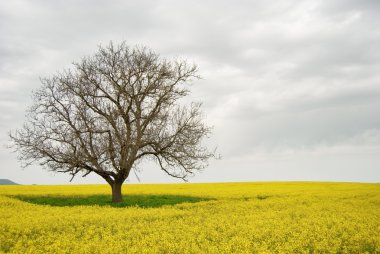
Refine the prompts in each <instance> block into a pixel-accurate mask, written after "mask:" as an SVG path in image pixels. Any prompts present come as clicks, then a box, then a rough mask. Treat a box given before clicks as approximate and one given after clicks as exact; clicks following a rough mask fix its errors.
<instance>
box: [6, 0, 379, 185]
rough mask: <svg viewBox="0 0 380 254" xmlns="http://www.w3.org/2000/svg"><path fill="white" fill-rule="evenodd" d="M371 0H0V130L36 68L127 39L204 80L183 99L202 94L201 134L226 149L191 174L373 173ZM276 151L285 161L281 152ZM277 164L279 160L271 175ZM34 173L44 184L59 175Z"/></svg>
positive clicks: (374, 19) (13, 117) (41, 72)
mask: <svg viewBox="0 0 380 254" xmlns="http://www.w3.org/2000/svg"><path fill="white" fill-rule="evenodd" d="M379 3H380V2H379V1H377V0H363V1H353V0H334V1H328V0H318V1H315V0H307V1H302V2H300V1H295V0H286V1H276V3H273V2H271V3H269V2H268V1H264V0H260V1H253V2H252V1H241V2H239V3H236V2H231V1H207V2H205V1H195V2H194V1H193V2H185V1H174V0H161V1H156V2H151V1H116V2H115V1H113V2H107V1H43V0H40V1H33V2H31V1H25V0H15V1H8V2H3V3H1V4H0V18H1V22H0V33H1V35H2V36H1V37H0V57H1V59H2V61H1V62H0V100H1V101H0V105H1V107H0V110H1V112H0V121H1V124H0V140H1V141H2V142H5V140H7V137H6V133H7V132H8V131H9V130H10V129H14V128H15V127H17V126H20V125H21V124H22V122H23V115H24V110H25V108H26V107H27V105H28V104H29V103H30V92H31V90H32V89H35V88H36V87H38V86H39V77H41V76H42V77H43V76H48V75H50V74H52V73H54V72H55V71H57V70H60V69H62V68H67V67H69V66H70V64H71V62H72V61H75V60H78V59H80V58H81V57H82V56H84V55H86V54H90V53H92V52H93V51H95V50H96V45H99V44H106V43H108V42H109V40H114V41H116V42H117V41H120V40H126V41H127V42H129V43H130V44H145V45H148V46H150V47H152V48H153V49H154V50H156V51H158V52H159V53H161V54H162V55H163V56H165V57H178V56H181V57H183V58H186V59H190V60H191V61H193V62H195V63H197V64H198V65H199V67H200V73H201V75H202V77H203V79H202V80H199V81H197V82H195V85H194V86H193V87H192V90H193V94H192V98H193V99H194V100H201V101H203V102H204V109H205V113H206V115H207V116H208V118H207V121H208V122H209V123H210V124H212V125H214V132H215V134H214V136H213V138H212V140H210V142H211V143H213V144H218V147H219V152H220V153H221V154H222V155H223V157H224V158H225V159H224V160H223V161H224V162H215V163H213V164H212V165H211V167H210V168H209V170H208V171H206V172H205V173H204V174H202V175H200V176H199V177H197V178H195V180H197V179H198V180H202V181H211V180H215V179H216V180H218V179H220V180H226V179H227V177H228V169H229V168H231V167H234V170H235V174H236V177H235V178H233V179H235V180H245V179H246V178H247V176H250V177H251V178H252V180H255V179H256V178H255V177H256V176H260V175H262V176H263V177H262V178H260V177H257V179H266V180H270V176H273V179H275V180H281V179H285V180H286V179H290V178H291V177H290V178H289V177H286V176H287V173H291V174H293V176H295V175H297V174H298V175H299V176H300V178H297V177H293V179H299V180H302V179H305V180H312V179H317V180H318V179H324V180H329V179H331V180H339V179H340V178H339V176H341V177H342V179H343V180H350V181H355V180H358V181H359V180H360V181H363V180H368V181H379V180H380V172H379V171H378V166H379V165H380V161H379V159H378V157H380V156H379V154H380V140H379V137H378V136H379V134H378V133H379V131H380V117H379V114H378V109H379V108H380V103H379V101H380V88H379V82H380V73H379V71H378V70H379V67H380V64H379V60H380V50H379V47H378V45H379V43H380V31H379V29H378V24H379V22H380V13H379V12H380V4H379ZM0 149H1V150H0V153H1V158H2V159H3V161H4V165H5V167H4V168H2V169H1V171H0V178H12V176H14V177H17V178H20V179H21V180H20V182H23V180H22V179H23V177H22V176H23V174H25V176H27V175H28V173H26V172H30V171H20V170H18V168H19V164H18V163H17V161H16V160H15V158H14V157H10V156H8V154H9V152H8V151H7V150H6V149H4V148H0ZM345 149H346V150H345ZM348 150H349V152H347V151H348ZM289 151H290V152H289ZM284 153H285V154H286V153H288V155H287V156H288V157H287V158H288V159H284V160H283V159H281V158H282V157H281V156H283V155H281V154H284ZM325 155H326V156H327V155H328V156H327V157H326V158H325ZM272 159H273V160H274V161H275V162H272ZM308 160H309V161H310V162H314V163H315V164H318V163H319V165H320V166H321V167H322V166H323V167H325V169H324V170H321V171H320V172H322V173H320V174H318V173H315V172H314V171H312V170H311V169H306V168H305V167H307V166H310V165H309V164H308V163H307V161H308ZM339 160H347V161H350V163H351V164H350V165H359V164H360V163H361V164H362V165H363V167H361V169H360V170H359V169H355V167H353V166H350V167H348V168H349V171H350V172H349V173H347V174H345V176H342V175H341V174H342V172H343V170H342V169H341V168H342V167H343V166H342V165H340V164H339ZM359 162H360V163H359ZM282 163H284V164H282ZM255 164H257V165H255ZM258 165H259V166H260V167H262V168H265V173H262V172H260V170H259V169H258V168H259V167H258ZM345 166H347V165H345ZM250 167H251V168H256V169H257V170H249V168H250ZM276 167H282V168H285V169H283V170H284V171H282V173H279V172H278V169H277V168H276ZM311 168H313V169H314V170H317V169H316V168H315V167H311ZM33 170H38V166H36V167H35V168H33ZM218 170H220V171H221V172H225V175H223V174H217V173H215V172H218ZM356 170H359V171H360V172H362V173H360V172H359V171H356ZM20 172H24V173H20ZM39 174H44V173H43V172H42V171H40V172H38V173H37V172H36V175H39ZM143 174H144V173H143ZM360 174H362V175H360ZM218 175H220V177H219V176H218ZM239 175H241V176H242V177H240V178H239ZM264 176H265V177H264ZM308 176H309V177H308ZM28 177H30V176H28ZM44 177H45V178H44V179H45V180H43V181H45V183H46V182H48V181H53V182H54V181H56V182H58V181H61V180H58V179H61V178H59V177H58V176H57V177H54V178H53V177H50V176H46V175H45V176H44ZM157 177H158V178H159V179H158V180H157V181H166V180H165V179H166V178H164V177H163V176H160V175H157ZM218 177H219V178H218ZM302 177H303V178H302ZM329 177H330V178H329ZM142 178H143V179H144V177H143V176H142ZM306 178H307V179H306ZM309 178H310V179H309ZM25 179H27V178H25ZM32 179H33V177H32ZM94 179H95V178H91V179H89V180H86V179H84V180H80V181H84V182H86V181H90V182H91V181H96V180H94ZM146 179H149V181H153V180H150V179H152V178H149V177H147V178H146ZM374 179H375V180H374ZM14 180H17V179H14ZM27 181H28V180H25V182H27ZM33 181H34V180H33ZM64 181H66V179H65V180H64ZM34 182H38V177H36V178H35V181H34Z"/></svg>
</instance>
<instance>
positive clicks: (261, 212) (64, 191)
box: [0, 182, 380, 253]
mask: <svg viewBox="0 0 380 254" xmlns="http://www.w3.org/2000/svg"><path fill="white" fill-rule="evenodd" d="M123 193H124V200H125V201H124V202H123V203H121V204H118V205H114V206H113V205H112V204H111V203H110V202H109V200H110V188H109V187H108V186H106V185H73V186H0V217H1V220H0V252H5V253H7V252H9V253H380V233H379V232H380V184H353V183H313V182H310V183H298V182H293V183H292V182H288V183H218V184H166V185H145V184H144V185H143V184H136V185H131V184H125V185H124V187H123Z"/></svg>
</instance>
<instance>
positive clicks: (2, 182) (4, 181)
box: [0, 179, 19, 185]
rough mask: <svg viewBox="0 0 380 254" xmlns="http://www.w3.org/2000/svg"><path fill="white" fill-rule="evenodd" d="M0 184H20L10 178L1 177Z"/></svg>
mask: <svg viewBox="0 0 380 254" xmlns="http://www.w3.org/2000/svg"><path fill="white" fill-rule="evenodd" d="M0 185H19V184H18V183H15V182H12V181H11V180H9V179H0Z"/></svg>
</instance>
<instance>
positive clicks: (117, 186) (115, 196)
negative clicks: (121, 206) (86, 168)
mask: <svg viewBox="0 0 380 254" xmlns="http://www.w3.org/2000/svg"><path fill="white" fill-rule="evenodd" d="M122 185H123V183H119V182H117V181H115V182H114V183H113V184H112V185H111V187H112V202H113V203H120V202H122V201H123V196H122V194H121V186H122Z"/></svg>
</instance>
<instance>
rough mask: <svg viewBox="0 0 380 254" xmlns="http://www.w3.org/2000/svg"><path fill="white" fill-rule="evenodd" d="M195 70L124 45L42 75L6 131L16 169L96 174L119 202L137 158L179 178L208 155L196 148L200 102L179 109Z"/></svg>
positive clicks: (201, 131)
mask: <svg viewBox="0 0 380 254" xmlns="http://www.w3.org/2000/svg"><path fill="white" fill-rule="evenodd" d="M194 78H195V79H197V78H198V76H197V67H196V66H195V65H189V64H188V63H187V62H186V61H183V60H181V61H179V60H177V61H169V60H166V59H163V58H161V57H160V56H159V55H158V54H156V53H154V52H152V51H151V50H149V49H147V48H145V47H133V48H131V47H128V46H127V45H126V43H125V42H123V43H121V44H119V45H114V44H113V43H112V42H111V43H110V44H109V45H108V46H107V47H101V46H100V47H99V50H98V51H97V52H96V53H95V54H94V55H92V56H90V57H86V58H83V59H82V60H81V61H80V62H78V63H74V64H73V68H71V69H68V70H64V71H62V72H60V73H58V74H55V75H53V76H52V77H50V78H44V79H41V82H42V87H41V88H40V89H39V90H37V91H35V92H34V93H33V99H34V104H33V106H32V107H31V108H30V109H29V110H28V113H27V121H26V123H25V124H24V126H23V127H22V128H21V129H19V130H16V131H14V132H13V133H10V138H11V140H12V141H13V145H12V146H13V148H14V149H15V151H18V152H19V156H18V158H19V160H21V161H23V162H24V163H23V166H28V165H30V164H31V163H34V162H39V163H40V164H41V165H43V166H45V167H46V168H47V169H49V170H52V171H55V172H64V173H70V174H71V175H72V178H71V179H73V178H74V176H76V175H77V174H82V175H83V176H86V175H88V174H90V173H96V174H98V175H99V176H101V177H102V178H104V180H106V181H107V183H108V184H109V185H110V186H111V188H112V201H113V202H120V201H122V194H121V186H122V184H123V182H124V181H125V180H126V179H127V178H128V176H129V174H130V172H131V170H135V169H136V168H137V166H138V164H139V162H141V161H142V160H143V159H153V160H154V161H156V162H157V164H158V165H159V167H160V168H161V170H163V171H164V172H166V173H167V174H168V175H170V176H172V177H176V178H181V179H183V180H186V179H187V177H188V176H190V175H193V174H194V173H195V172H196V171H199V170H201V169H203V168H204V167H205V166H206V165H207V161H208V159H209V158H210V157H212V156H214V152H212V151H211V152H210V151H209V150H208V149H207V148H205V147H204V146H203V145H202V139H203V138H204V137H205V136H207V135H208V134H209V133H210V128H209V127H208V126H206V125H205V124H204V123H203V122H202V115H201V111H200V106H201V104H200V103H190V104H187V105H184V104H183V103H182V104H180V103H179V99H181V98H183V97H184V96H186V95H188V94H189V88H188V82H190V81H192V80H193V79H194Z"/></svg>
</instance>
